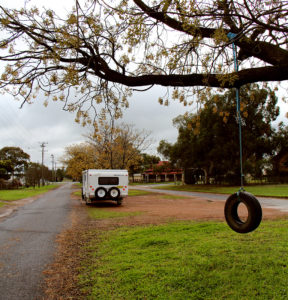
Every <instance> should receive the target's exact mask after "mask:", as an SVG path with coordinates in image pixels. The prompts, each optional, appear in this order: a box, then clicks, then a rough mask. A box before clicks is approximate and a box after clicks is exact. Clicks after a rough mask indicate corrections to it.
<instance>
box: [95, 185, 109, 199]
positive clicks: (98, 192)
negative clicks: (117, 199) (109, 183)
mask: <svg viewBox="0 0 288 300" xmlns="http://www.w3.org/2000/svg"><path fill="white" fill-rule="evenodd" d="M106 196H107V191H106V189H104V188H103V187H99V188H98V189H97V190H96V191H95V197H96V199H100V200H102V199H105V198H106Z"/></svg>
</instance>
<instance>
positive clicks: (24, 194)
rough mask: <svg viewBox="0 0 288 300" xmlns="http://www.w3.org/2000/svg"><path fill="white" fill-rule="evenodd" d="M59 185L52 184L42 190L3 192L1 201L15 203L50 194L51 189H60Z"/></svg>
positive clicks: (42, 187)
mask: <svg viewBox="0 0 288 300" xmlns="http://www.w3.org/2000/svg"><path fill="white" fill-rule="evenodd" d="M58 186H59V185H57V184H51V185H46V186H41V187H40V188H38V187H35V188H23V189H18V190H1V191H0V200H4V201H15V200H20V199H25V198H29V197H33V196H37V195H40V194H43V193H46V192H48V191H49V190H51V189H54V188H56V187H58Z"/></svg>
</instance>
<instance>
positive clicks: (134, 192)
mask: <svg viewBox="0 0 288 300" xmlns="http://www.w3.org/2000/svg"><path fill="white" fill-rule="evenodd" d="M128 195H129V196H146V195H153V193H151V192H147V191H140V190H133V189H129V191H128Z"/></svg>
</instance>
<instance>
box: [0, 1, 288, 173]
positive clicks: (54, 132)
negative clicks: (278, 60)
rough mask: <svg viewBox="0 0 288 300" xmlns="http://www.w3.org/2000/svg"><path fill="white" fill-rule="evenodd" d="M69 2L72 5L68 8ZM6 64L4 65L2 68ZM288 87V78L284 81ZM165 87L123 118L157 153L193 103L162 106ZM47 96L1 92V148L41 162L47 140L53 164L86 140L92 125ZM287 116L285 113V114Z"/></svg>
mask: <svg viewBox="0 0 288 300" xmlns="http://www.w3.org/2000/svg"><path fill="white" fill-rule="evenodd" d="M24 2H25V1H24V0H9V1H8V0H0V4H1V5H3V6H9V7H17V8H19V7H21V6H23V4H24ZM33 2H34V3H37V5H38V6H39V7H41V6H43V5H45V6H46V7H48V6H49V7H50V8H54V9H55V8H57V11H58V9H61V10H62V11H69V7H71V6H72V5H73V4H74V0H62V1H58V0H57V1H55V0H49V1H44V0H37V1H35V0H34V1H33ZM65 6H66V7H68V9H65ZM1 68H3V66H2V65H0V71H1ZM283 86H286V87H287V82H286V83H285V84H283ZM163 94H164V91H163V89H162V88H161V87H155V88H153V89H151V90H149V91H146V92H143V93H139V92H138V93H135V94H134V95H133V96H132V98H131V100H130V107H129V108H128V109H127V110H126V111H125V113H124V118H123V122H125V123H129V124H135V126H136V127H137V128H138V129H140V130H141V129H147V130H149V131H151V132H152V134H151V137H152V138H153V139H154V144H153V145H152V146H151V148H150V149H149V151H150V153H153V154H156V148H157V145H158V144H159V141H160V140H161V139H166V140H168V141H169V142H174V141H176V138H177V130H176V129H175V128H174V127H173V125H172V119H173V118H175V117H177V116H178V115H179V114H183V113H184V112H186V111H187V110H189V109H191V108H189V107H186V108H185V107H183V105H182V104H180V103H176V102H173V101H171V104H170V105H169V106H168V107H166V106H161V105H160V104H158V97H159V96H163ZM45 100H46V99H44V98H41V96H39V97H38V98H37V99H36V100H35V103H33V104H31V105H29V104H25V105H24V107H23V108H22V109H19V107H20V103H19V102H17V101H16V100H14V99H13V98H12V97H11V96H10V95H8V94H4V95H0V149H1V148H2V147H4V146H19V147H21V148H22V149H23V150H24V151H25V152H27V153H28V154H30V156H31V161H34V162H41V148H40V143H42V142H47V143H48V144H47V145H46V148H45V149H46V151H47V152H45V156H44V157H45V161H44V162H45V165H47V166H49V167H50V168H51V155H52V154H53V155H54V156H55V158H56V160H57V161H58V166H60V162H59V159H60V157H61V156H62V155H63V154H64V149H65V147H67V146H69V145H72V144H76V143H80V142H83V141H85V138H84V137H83V134H85V133H87V132H88V128H83V127H82V126H81V125H79V124H76V123H75V122H74V118H75V115H74V114H73V113H69V112H66V111H63V110H62V105H63V104H61V103H57V102H53V101H50V102H49V105H48V107H44V105H43V102H44V101H45ZM287 108H288V104H283V103H281V113H282V115H284V113H286V112H287V111H288V109H287ZM281 119H283V117H281Z"/></svg>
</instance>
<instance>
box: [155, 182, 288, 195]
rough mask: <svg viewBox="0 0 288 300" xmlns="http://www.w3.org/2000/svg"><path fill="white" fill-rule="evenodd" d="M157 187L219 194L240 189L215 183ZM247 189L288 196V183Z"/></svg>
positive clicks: (247, 188)
mask: <svg viewBox="0 0 288 300" xmlns="http://www.w3.org/2000/svg"><path fill="white" fill-rule="evenodd" d="M155 188H156V189H163V190H174V191H188V192H204V193H218V194H233V193H235V192H237V191H238V190H239V187H236V186H234V187H231V186H229V187H228V186H215V185H178V186H175V185H168V186H159V187H155ZM244 188H245V190H246V191H247V192H249V193H252V194H253V195H255V196H266V197H283V198H285V197H286V198H288V184H278V185H277V184H275V185H254V186H245V187H244Z"/></svg>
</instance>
